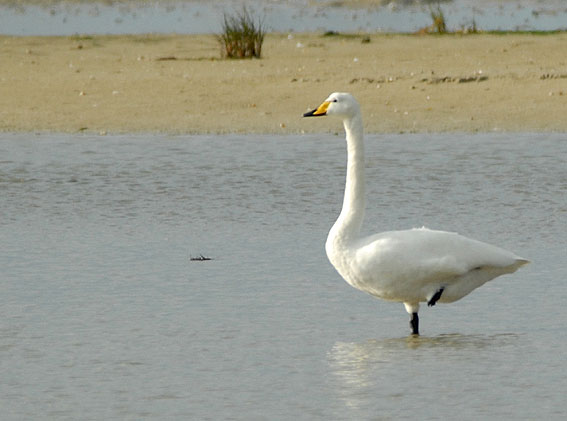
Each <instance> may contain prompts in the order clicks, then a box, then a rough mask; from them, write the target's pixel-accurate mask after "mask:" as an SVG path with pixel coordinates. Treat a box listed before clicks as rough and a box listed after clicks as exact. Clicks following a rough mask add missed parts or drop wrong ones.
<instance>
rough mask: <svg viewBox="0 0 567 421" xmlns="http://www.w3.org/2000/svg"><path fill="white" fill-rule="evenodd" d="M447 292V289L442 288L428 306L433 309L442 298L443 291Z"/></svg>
mask: <svg viewBox="0 0 567 421" xmlns="http://www.w3.org/2000/svg"><path fill="white" fill-rule="evenodd" d="M444 290H445V288H441V289H440V290H439V291H437V292H436V293H435V294H434V295H433V297H431V300H429V301H428V302H427V305H428V306H429V307H433V306H434V305H435V303H436V302H437V300H439V298H441V294H443V291H444Z"/></svg>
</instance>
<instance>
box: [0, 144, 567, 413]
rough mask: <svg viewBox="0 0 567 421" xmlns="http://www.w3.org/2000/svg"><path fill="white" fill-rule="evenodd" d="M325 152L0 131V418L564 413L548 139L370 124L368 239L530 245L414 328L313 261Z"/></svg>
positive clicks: (324, 189)
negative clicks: (399, 232)
mask: <svg viewBox="0 0 567 421" xmlns="http://www.w3.org/2000/svg"><path fill="white" fill-rule="evenodd" d="M344 160H345V150H344V141H343V140H342V136H332V135H331V136H330V135H309V136H259V135H255V136H247V135H229V136H178V137H166V136H150V135H144V136H142V135H139V136H107V137H98V136H87V135H77V136H73V135H47V134H45V135H33V134H16V135H11V134H0V215H1V219H0V238H1V244H2V248H1V252H0V267H1V268H2V273H1V275H0V288H1V291H2V293H1V294H0V362H1V364H2V376H0V408H2V409H1V413H2V419H6V420H12V419H14V420H15V419H38V418H40V419H58V420H59V419H112V418H113V419H211V420H213V419H214V420H217V419H238V420H240V419H242V420H250V419H306V420H307V419H309V420H312V419H415V417H416V416H418V417H419V418H420V419H440V418H443V419H451V418H453V419H456V418H458V419H479V418H482V419H535V418H537V419H564V418H565V416H566V415H567V404H566V403H565V399H564V391H565V390H566V388H567V380H566V379H565V375H564V374H565V370H566V368H567V363H566V362H565V358H564V355H563V352H562V350H563V349H565V348H566V347H567V335H566V334H565V328H564V324H565V320H566V316H567V314H566V310H565V301H566V299H567V292H566V289H565V275H566V274H567V269H566V264H565V256H566V252H567V223H566V221H567V167H566V166H565V162H566V160H567V137H566V135H565V134H477V135H449V134H443V135H433V134H432V135H382V136H376V135H372V136H367V168H368V180H367V181H368V189H367V190H368V191H367V194H368V196H369V203H368V212H367V224H366V227H367V228H366V231H367V232H375V231H378V230H385V229H395V228H408V227H414V226H421V225H424V224H425V225H427V226H429V227H431V228H441V229H447V230H453V231H458V232H460V233H462V234H465V235H468V236H471V237H474V238H477V239H480V240H483V241H487V242H491V243H494V244H497V245H499V246H502V247H505V248H508V249H510V250H513V251H514V252H516V253H517V254H519V255H521V256H523V257H526V258H528V259H530V260H532V264H530V265H528V266H527V267H524V268H522V269H521V270H520V271H519V272H518V273H516V274H514V275H513V276H507V277H502V278H499V279H497V280H495V281H493V282H491V283H489V284H487V285H485V286H483V287H482V288H480V289H479V290H477V291H475V292H474V293H473V294H471V295H470V296H468V297H466V298H464V299H463V300H461V301H459V302H457V303H454V304H450V305H437V306H435V308H431V309H429V308H424V309H423V310H422V312H421V313H420V316H421V330H422V336H421V337H420V338H410V337H408V336H407V333H408V332H409V327H408V320H407V319H408V316H407V314H406V313H405V310H404V308H403V306H402V305H401V304H396V303H386V302H382V301H378V300H375V299H373V298H371V297H370V296H367V295H365V294H363V293H361V292H359V291H356V290H354V289H353V288H351V287H350V286H348V285H347V284H346V283H345V282H344V281H342V280H341V279H340V277H339V276H338V275H337V274H336V273H335V272H334V270H333V269H332V267H331V266H330V264H329V263H328V262H327V260H326V257H325V255H324V250H323V244H324V241H325V237H326V234H327V231H328V229H329V227H330V225H331V224H332V223H333V220H334V218H335V217H336V216H337V213H338V211H339V206H340V203H341V199H342V198H341V195H342V189H343V182H344ZM201 254H203V255H204V256H207V257H211V258H213V260H210V261H205V262H195V261H191V260H190V257H196V256H199V255H201Z"/></svg>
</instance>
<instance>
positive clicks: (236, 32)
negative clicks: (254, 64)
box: [217, 6, 266, 58]
mask: <svg viewBox="0 0 567 421" xmlns="http://www.w3.org/2000/svg"><path fill="white" fill-rule="evenodd" d="M265 34H266V31H265V28H264V25H263V22H262V20H261V19H258V20H257V21H256V19H254V17H253V16H252V15H251V14H250V12H249V11H248V9H247V8H246V6H244V7H243V8H242V10H241V11H240V12H237V13H236V14H234V15H228V14H226V13H225V14H224V15H223V21H222V33H221V34H219V35H217V40H218V42H219V44H220V46H221V56H222V57H223V58H253V57H255V58H260V57H261V55H262V44H263V42H264V36H265Z"/></svg>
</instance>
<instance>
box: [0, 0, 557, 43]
mask: <svg viewBox="0 0 567 421" xmlns="http://www.w3.org/2000/svg"><path fill="white" fill-rule="evenodd" d="M7 3H8V5H4V6H0V33H1V34H7V35H74V34H140V33H179V34H199V33H218V32H220V29H221V27H220V23H221V20H222V19H221V18H222V16H223V13H225V12H229V13H231V12H233V11H234V10H240V9H241V7H242V4H246V5H248V7H249V8H250V10H251V11H253V12H254V14H255V15H256V16H258V17H262V18H263V22H264V23H265V26H266V28H267V30H268V31H276V32H288V31H290V32H306V31H307V32H316V31H329V30H333V31H339V32H357V31H364V32H377V31H383V32H415V31H417V30H419V29H420V28H423V27H425V26H428V25H430V24H431V17H430V10H429V6H428V5H427V2H426V1H421V2H419V1H416V2H411V1H405V0H399V1H395V0H393V1H392V2H390V3H389V4H388V5H385V6H373V7H360V8H351V7H346V6H337V4H338V3H339V2H335V1H331V0H329V1H318V2H313V1H310V0H272V1H264V0H250V1H244V0H222V1H211V0H202V1H196V0H185V1H184V0H179V1H174V0H165V1H161V2H160V1H150V2H146V1H126V2H105V1H102V0H100V1H97V0H94V1H84V2H80V3H79V2H73V1H70V2H65V1H56V0H52V1H48V2H44V3H43V4H42V5H40V6H38V5H37V3H38V2H37V1H29V2H27V1H25V0H22V1H18V2H7ZM40 4H41V3H40ZM408 4H409V5H408ZM441 4H442V7H443V11H444V15H445V17H446V21H447V25H448V28H449V29H450V30H459V29H461V28H463V27H471V26H472V24H473V21H474V22H475V24H476V26H477V28H478V29H480V30H506V31H515V30H539V31H547V30H557V29H567V4H566V3H565V1H564V0H546V1H541V0H480V1H474V2H473V1H470V0H453V1H448V2H441Z"/></svg>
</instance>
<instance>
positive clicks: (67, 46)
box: [0, 33, 567, 133]
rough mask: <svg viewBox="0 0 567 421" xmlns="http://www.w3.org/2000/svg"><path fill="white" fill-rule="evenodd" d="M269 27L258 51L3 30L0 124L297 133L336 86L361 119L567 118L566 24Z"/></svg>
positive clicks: (554, 125)
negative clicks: (250, 56)
mask: <svg viewBox="0 0 567 421" xmlns="http://www.w3.org/2000/svg"><path fill="white" fill-rule="evenodd" d="M363 38H364V36H363V35H360V36H358V35H356V36H354V35H353V36H331V37H323V36H322V35H320V34H294V35H293V36H290V37H288V35H287V34H281V35H278V34H270V35H268V36H267V38H266V41H265V43H264V47H263V54H264V57H263V58H262V59H260V60H257V59H254V60H244V61H241V60H221V59H219V57H220V54H219V46H218V44H217V42H216V39H215V38H214V36H212V35H197V36H195V35H171V36H163V35H155V36H154V35H148V36H87V37H0V46H1V47H2V48H0V130H2V131H54V132H79V131H88V132H95V133H121V132H150V133H151V132H159V133H227V132H242V133H300V132H303V131H304V132H321V131H338V130H340V122H338V121H335V122H330V121H329V119H309V120H306V119H302V118H301V115H302V113H303V112H305V111H306V110H307V109H308V108H310V107H315V106H317V105H319V103H320V102H321V101H322V100H324V99H325V98H326V96H327V95H328V94H329V93H331V92H333V91H348V92H352V93H353V94H355V95H356V96H357V97H358V99H359V101H360V102H361V104H362V108H363V115H364V120H365V127H366V130H367V131H369V132H446V131H456V132H474V131H493V130H501V131H522V132H525V131H566V130H567V118H566V116H567V56H566V55H565V45H567V34H566V33H558V34H547V35H537V34H504V35H497V34H478V35H449V36H418V35H374V34H370V35H369V38H370V42H362V40H363Z"/></svg>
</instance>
